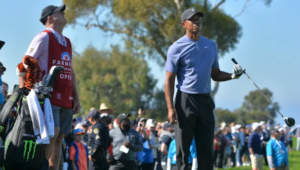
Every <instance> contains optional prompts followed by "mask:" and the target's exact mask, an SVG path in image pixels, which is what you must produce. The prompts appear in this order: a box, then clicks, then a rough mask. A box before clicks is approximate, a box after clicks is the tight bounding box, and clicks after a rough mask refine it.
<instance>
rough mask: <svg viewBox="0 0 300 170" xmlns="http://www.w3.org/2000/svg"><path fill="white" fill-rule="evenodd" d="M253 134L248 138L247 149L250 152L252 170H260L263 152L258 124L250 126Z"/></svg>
mask: <svg viewBox="0 0 300 170" xmlns="http://www.w3.org/2000/svg"><path fill="white" fill-rule="evenodd" d="M252 130H253V133H252V134H251V135H250V136H249V142H248V148H249V152H250V158H251V164H252V170H262V168H263V152H262V141H261V131H262V129H261V126H260V124H259V123H257V122H254V123H253V124H252Z"/></svg>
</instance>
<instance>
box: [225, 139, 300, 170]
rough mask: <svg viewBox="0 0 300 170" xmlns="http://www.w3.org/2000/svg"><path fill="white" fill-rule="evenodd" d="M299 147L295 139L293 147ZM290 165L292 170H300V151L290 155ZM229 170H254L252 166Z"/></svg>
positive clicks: (266, 168) (265, 167)
mask: <svg viewBox="0 0 300 170" xmlns="http://www.w3.org/2000/svg"><path fill="white" fill-rule="evenodd" d="M296 146H297V139H296V138H294V140H293V147H294V148H296ZM289 164H290V170H300V151H296V150H293V154H292V155H290V154H289ZM268 169H270V168H269V167H267V166H264V167H263V170H268ZM227 170H252V168H251V166H248V167H238V168H227Z"/></svg>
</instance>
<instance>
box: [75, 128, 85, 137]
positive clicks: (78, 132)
mask: <svg viewBox="0 0 300 170" xmlns="http://www.w3.org/2000/svg"><path fill="white" fill-rule="evenodd" d="M79 134H84V131H83V130H82V129H79V128H78V129H74V131H73V135H79Z"/></svg>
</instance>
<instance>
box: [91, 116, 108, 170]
mask: <svg viewBox="0 0 300 170" xmlns="http://www.w3.org/2000/svg"><path fill="white" fill-rule="evenodd" d="M88 119H89V122H90V123H91V126H92V131H91V133H90V134H89V140H88V149H89V160H90V161H91V162H92V165H90V168H89V169H93V170H100V169H101V170H107V169H108V168H109V165H108V163H107V161H106V155H107V148H108V147H109V145H110V141H109V130H108V128H107V127H106V126H105V125H104V124H103V123H101V122H100V121H99V120H100V113H99V111H98V110H91V111H90V112H89V115H88Z"/></svg>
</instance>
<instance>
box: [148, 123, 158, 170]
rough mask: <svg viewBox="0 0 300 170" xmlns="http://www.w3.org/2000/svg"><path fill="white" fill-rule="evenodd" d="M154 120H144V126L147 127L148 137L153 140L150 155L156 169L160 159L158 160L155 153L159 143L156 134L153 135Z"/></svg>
mask: <svg viewBox="0 0 300 170" xmlns="http://www.w3.org/2000/svg"><path fill="white" fill-rule="evenodd" d="M154 123H155V122H154V120H153V119H148V120H147V122H146V128H147V134H148V136H149V138H150V140H151V141H153V147H154V148H153V149H152V155H153V159H154V164H155V165H154V167H155V168H154V169H156V167H157V166H159V165H160V163H161V162H160V160H158V159H157V158H158V157H157V155H158V149H159V148H160V143H159V141H158V140H157V135H155V124H154Z"/></svg>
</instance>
